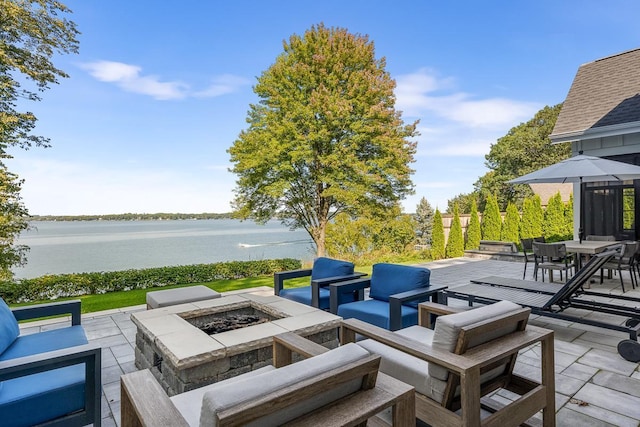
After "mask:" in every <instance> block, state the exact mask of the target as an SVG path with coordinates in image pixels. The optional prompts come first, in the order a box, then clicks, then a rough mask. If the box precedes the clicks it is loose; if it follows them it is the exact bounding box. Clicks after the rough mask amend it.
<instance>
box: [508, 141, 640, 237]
mask: <svg viewBox="0 0 640 427" xmlns="http://www.w3.org/2000/svg"><path fill="white" fill-rule="evenodd" d="M633 179H640V166H635V165H631V164H629V163H623V162H617V161H615V160H607V159H603V158H600V157H594V156H586V155H584V154H582V152H580V154H578V155H577V156H574V157H570V158H568V159H565V160H562V161H561V162H558V163H555V164H553V165H551V166H547V167H546V168H542V169H540V170H537V171H535V172H531V173H528V174H526V175H523V176H521V177H520V178H515V179H512V180H511V181H507V182H509V183H511V184H535V183H544V182H548V183H554V182H558V183H565V182H574V183H579V184H580V224H579V232H578V234H579V238H580V242H582V238H583V229H582V222H583V216H584V209H583V208H582V204H583V200H584V197H583V196H584V191H583V188H582V184H583V183H584V182H599V181H627V180H633Z"/></svg>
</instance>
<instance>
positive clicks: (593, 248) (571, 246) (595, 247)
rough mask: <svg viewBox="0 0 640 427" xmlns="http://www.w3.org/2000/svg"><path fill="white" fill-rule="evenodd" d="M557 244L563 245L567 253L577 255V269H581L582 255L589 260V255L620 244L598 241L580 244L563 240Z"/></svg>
mask: <svg viewBox="0 0 640 427" xmlns="http://www.w3.org/2000/svg"><path fill="white" fill-rule="evenodd" d="M557 243H564V246H565V248H566V249H567V253H570V252H573V253H575V254H577V258H578V259H577V261H576V262H577V263H578V266H577V268H578V269H580V268H581V267H582V259H581V258H582V255H585V257H586V258H587V259H589V258H590V257H591V255H595V254H598V253H600V252H604V251H605V250H607V248H610V247H612V246H616V245H619V244H620V242H615V241H600V240H583V241H582V242H580V241H578V240H563V241H561V242H557Z"/></svg>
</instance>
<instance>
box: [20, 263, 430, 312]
mask: <svg viewBox="0 0 640 427" xmlns="http://www.w3.org/2000/svg"><path fill="white" fill-rule="evenodd" d="M419 262H424V260H414V261H410V262H401V263H399V264H415V263H419ZM371 270H372V266H370V265H368V266H358V267H356V271H359V272H362V273H367V274H368V275H371ZM308 283H309V278H308V277H302V278H299V279H292V280H288V281H287V287H291V286H305V285H307V284H308ZM194 285H205V286H207V287H209V288H211V289H213V290H214V291H217V292H228V291H234V290H239V289H248V288H255V287H258V286H269V287H272V286H273V276H262V277H252V278H246V279H234V280H216V281H213V282H207V283H190V284H188V285H175V286H164V287H158V288H149V289H134V290H130V291H120V292H109V293H106V294H100V295H84V296H80V297H75V298H64V299H62V298H61V299H60V301H62V300H69V299H79V300H81V301H82V312H83V313H93V312H96V311H103V310H111V309H117V308H122V307H130V306H134V305H141V304H146V294H147V292H150V291H155V290H160V289H173V288H180V287H184V286H194ZM40 302H50V301H40ZM37 303H38V302H35V303H29V304H18V305H30V304H37Z"/></svg>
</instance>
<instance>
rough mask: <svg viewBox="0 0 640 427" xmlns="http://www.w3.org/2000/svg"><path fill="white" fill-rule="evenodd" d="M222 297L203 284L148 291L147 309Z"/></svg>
mask: <svg viewBox="0 0 640 427" xmlns="http://www.w3.org/2000/svg"><path fill="white" fill-rule="evenodd" d="M212 298H220V294H219V293H218V292H216V291H214V290H213V289H209V288H207V287H206V286H203V285H197V286H187V287H184V288H176V289H164V290H161V291H152V292H147V309H151V308H160V307H167V306H170V305H177V304H185V303H188V302H195V301H203V300H206V299H212Z"/></svg>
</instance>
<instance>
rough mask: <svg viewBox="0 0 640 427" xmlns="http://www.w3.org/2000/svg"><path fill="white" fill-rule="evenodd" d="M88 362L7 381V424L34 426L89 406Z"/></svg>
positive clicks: (3, 393) (1, 412) (0, 395)
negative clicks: (85, 394) (85, 392)
mask: <svg viewBox="0 0 640 427" xmlns="http://www.w3.org/2000/svg"><path fill="white" fill-rule="evenodd" d="M84 377H85V366H84V363H82V364H79V365H74V366H69V367H65V368H60V369H54V370H52V371H47V372H42V373H40V374H34V375H29V376H26V377H21V378H14V379H12V380H7V381H4V387H2V389H1V390H0V420H2V422H1V424H2V425H3V426H12V427H13V426H32V425H35V424H39V423H42V422H45V421H48V420H52V419H56V418H58V417H61V416H63V415H67V414H70V413H72V412H76V411H79V410H82V409H83V408H84V407H85V402H84V390H85V378H84Z"/></svg>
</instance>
